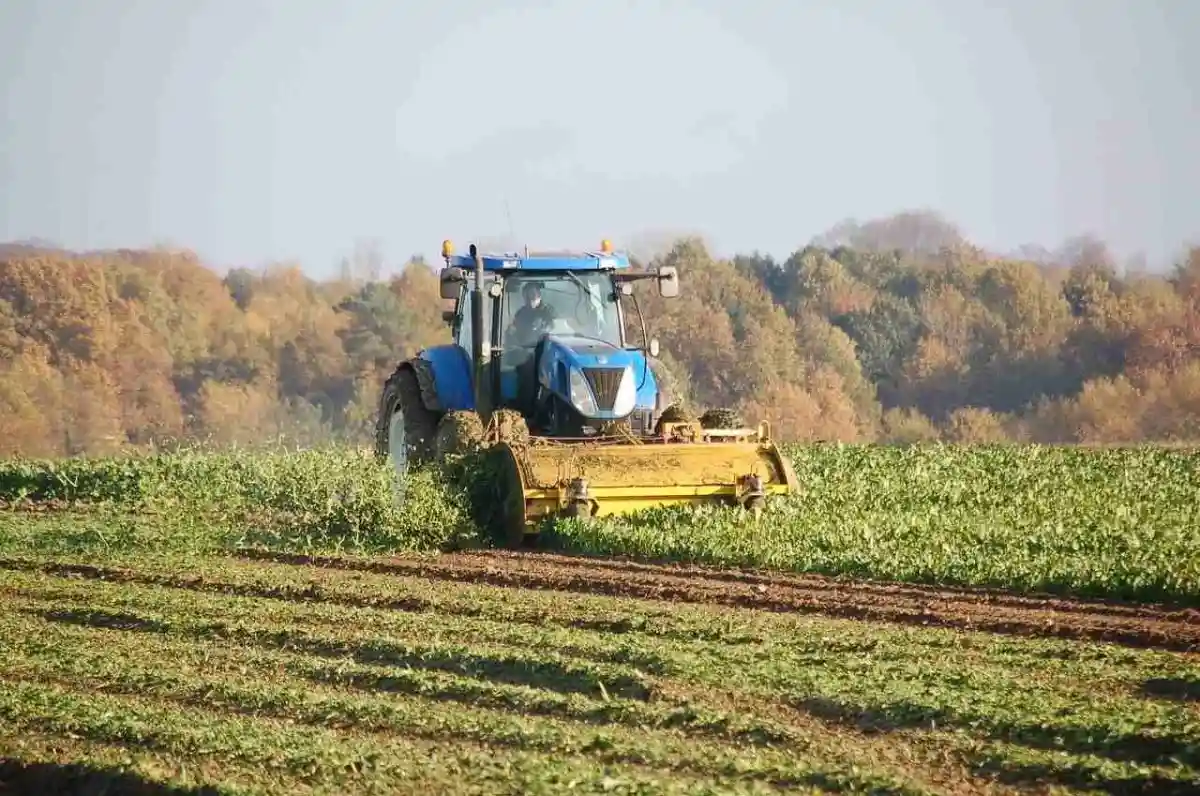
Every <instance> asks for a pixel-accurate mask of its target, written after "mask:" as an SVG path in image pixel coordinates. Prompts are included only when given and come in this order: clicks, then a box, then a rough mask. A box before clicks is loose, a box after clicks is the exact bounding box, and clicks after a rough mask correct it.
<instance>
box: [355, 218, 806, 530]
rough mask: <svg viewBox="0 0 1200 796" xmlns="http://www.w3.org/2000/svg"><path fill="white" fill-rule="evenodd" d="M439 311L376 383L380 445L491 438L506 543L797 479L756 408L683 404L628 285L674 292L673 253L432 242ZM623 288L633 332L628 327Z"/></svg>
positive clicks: (479, 442)
mask: <svg viewBox="0 0 1200 796" xmlns="http://www.w3.org/2000/svg"><path fill="white" fill-rule="evenodd" d="M442 257H443V259H444V260H445V264H446V265H445V268H443V269H442V271H441V272H440V277H439V281H440V286H441V287H440V290H441V296H442V298H443V299H445V300H454V302H455V306H454V309H453V310H448V311H446V312H444V313H443V318H444V320H445V321H446V322H447V323H448V324H450V327H451V330H452V334H453V337H454V342H452V343H448V344H446V345H440V346H433V347H430V348H426V349H423V350H422V351H420V352H419V353H418V354H417V355H416V356H415V357H413V358H412V359H409V360H406V361H404V362H401V363H400V364H399V365H398V367H397V368H396V370H395V372H394V373H393V374H392V376H391V378H389V379H388V381H387V384H386V385H385V386H384V389H383V394H382V396H381V399H380V412H379V417H378V422H377V427H376V454H377V455H378V456H379V457H380V458H383V459H389V460H390V461H391V462H392V464H393V466H394V467H395V468H396V470H397V472H398V473H403V472H404V471H405V470H406V469H407V468H408V467H409V466H410V465H412V464H420V463H424V462H430V461H436V460H445V459H446V457H453V456H455V455H457V454H462V453H465V452H467V451H468V450H471V449H479V448H483V449H485V451H486V459H487V462H488V465H487V467H488V470H489V471H490V477H492V478H494V479H495V484H496V486H497V488H498V489H499V492H498V493H497V495H496V497H497V500H496V505H494V506H493V507H492V508H494V509H497V510H498V512H497V514H498V516H499V517H501V518H502V524H503V526H504V533H505V536H506V537H507V540H508V542H509V543H510V544H512V545H514V546H516V545H519V544H520V543H522V542H524V541H527V538H528V537H529V536H531V535H534V534H536V529H537V528H538V527H539V525H540V523H541V521H542V520H543V519H546V518H552V517H558V516H568V517H583V518H588V517H603V516H608V515H613V514H625V513H629V512H632V511H639V510H642V509H646V508H651V507H654V506H663V505H682V504H697V503H720V504H727V505H730V506H732V507H740V508H741V509H746V510H759V509H761V508H762V507H763V506H764V504H765V501H766V500H767V499H768V498H769V497H770V496H774V495H784V494H788V493H789V492H792V491H793V490H795V489H796V488H797V486H798V485H797V481H796V475H795V473H794V472H793V470H792V468H791V465H790V463H789V462H788V461H787V459H786V458H785V457H784V456H783V455H782V453H781V451H780V450H779V448H778V447H777V445H776V444H775V443H774V442H773V441H772V439H771V436H770V428H769V426H768V425H767V424H765V423H759V424H757V425H756V426H755V427H748V426H746V425H745V424H744V423H742V422H741V418H740V417H738V415H737V414H736V413H734V412H732V411H730V410H723V409H717V410H710V411H708V412H706V413H704V415H702V416H701V417H700V418H698V419H696V418H693V417H692V416H691V415H690V413H689V412H687V411H686V410H685V409H684V408H683V406H682V404H681V402H680V401H679V400H678V399H679V397H680V396H678V395H676V394H675V390H674V388H673V380H672V379H671V378H670V374H669V373H668V372H667V370H666V368H665V367H664V366H663V364H662V363H661V362H660V361H659V360H658V359H657V357H658V353H659V346H658V341H657V340H648V339H647V335H646V326H645V321H644V319H643V317H642V314H641V309H640V307H638V304H637V300H636V298H635V297H634V296H633V283H634V282H635V281H639V280H653V281H654V282H655V283H656V285H657V287H658V293H659V295H660V296H662V297H664V298H673V297H676V296H678V295H679V274H678V271H677V270H676V269H675V268H674V267H673V266H670V265H662V266H659V267H658V268H656V269H655V270H652V271H634V270H632V269H631V266H630V261H629V258H628V256H626V255H624V254H618V253H615V252H613V250H612V246H611V244H609V242H608V241H604V242H603V243H602V245H601V248H600V251H598V252H582V253H573V252H543V253H530V252H528V251H526V252H524V253H523V254H515V253H513V254H487V255H485V254H481V253H480V252H478V251H477V249H476V247H475V246H474V245H473V244H472V245H471V247H470V254H469V255H468V256H466V257H463V256H456V255H454V253H453V247H452V246H451V244H450V242H449V241H446V242H444V243H443V245H442ZM627 304H629V305H631V306H632V308H633V310H634V311H635V312H636V313H637V325H638V326H639V327H640V329H641V341H640V343H631V342H630V341H629V340H627V339H626V331H625V330H626V318H627V315H626V311H627V306H626V305H627Z"/></svg>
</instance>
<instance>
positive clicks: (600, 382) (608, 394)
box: [583, 368, 625, 412]
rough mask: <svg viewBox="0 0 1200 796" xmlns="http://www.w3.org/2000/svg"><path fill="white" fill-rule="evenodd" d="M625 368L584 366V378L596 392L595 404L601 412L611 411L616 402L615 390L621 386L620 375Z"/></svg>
mask: <svg viewBox="0 0 1200 796" xmlns="http://www.w3.org/2000/svg"><path fill="white" fill-rule="evenodd" d="M624 373H625V368H584V369H583V375H584V378H586V379H587V380H588V384H590V385H591V387H592V392H593V393H595V394H596V405H597V406H598V407H599V408H600V410H601V411H602V412H609V411H612V408H613V404H615V403H616V402H617V390H619V389H620V388H621V376H622V374H624Z"/></svg>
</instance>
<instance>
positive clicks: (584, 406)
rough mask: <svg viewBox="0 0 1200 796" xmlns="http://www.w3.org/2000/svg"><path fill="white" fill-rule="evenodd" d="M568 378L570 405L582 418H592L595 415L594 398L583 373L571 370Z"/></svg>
mask: <svg viewBox="0 0 1200 796" xmlns="http://www.w3.org/2000/svg"><path fill="white" fill-rule="evenodd" d="M570 378H571V403H572V404H573V405H574V406H575V408H576V409H578V410H579V413H580V414H582V415H583V416H584V417H593V416H594V415H595V414H596V397H595V396H594V395H592V388H591V387H589V386H588V384H587V381H586V380H585V379H584V378H583V371H581V370H572V371H571V377H570Z"/></svg>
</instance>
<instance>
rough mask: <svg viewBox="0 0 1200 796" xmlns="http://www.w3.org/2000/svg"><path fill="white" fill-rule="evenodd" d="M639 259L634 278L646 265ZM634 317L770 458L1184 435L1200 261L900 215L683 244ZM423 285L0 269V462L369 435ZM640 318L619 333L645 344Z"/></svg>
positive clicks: (194, 267) (127, 267) (694, 387)
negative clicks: (1026, 243) (778, 444)
mask: <svg viewBox="0 0 1200 796" xmlns="http://www.w3.org/2000/svg"><path fill="white" fill-rule="evenodd" d="M644 259H650V258H644ZM653 259H660V260H665V261H669V262H672V263H674V264H676V265H678V267H679V269H680V272H681V275H682V279H683V293H682V295H681V296H680V297H679V298H677V299H672V300H666V301H664V300H663V299H661V298H659V297H658V296H657V295H656V294H654V293H653V292H652V291H651V290H648V289H643V288H644V287H645V286H644V285H643V286H639V287H638V289H637V291H636V296H637V300H638V304H639V307H640V310H641V312H642V313H643V314H644V316H645V318H646V321H647V324H648V326H649V328H650V333H651V334H652V335H654V336H656V337H657V338H658V339H659V341H660V342H661V344H662V348H663V352H664V353H663V359H664V360H665V361H666V362H667V363H668V365H669V366H671V367H672V368H674V369H675V370H676V372H677V373H678V374H679V375H680V376H683V377H684V378H685V379H686V382H687V391H688V397H689V398H690V400H691V401H692V402H693V403H694V404H696V405H697V406H704V407H707V406H735V407H737V408H739V409H741V410H743V411H744V412H745V413H746V414H747V415H748V416H750V417H755V418H762V419H767V420H770V421H771V422H772V424H773V427H774V429H775V432H776V435H777V436H781V437H784V438H786V439H790V440H817V439H826V440H833V439H837V440H845V441H896V442H906V441H919V440H927V439H935V438H937V439H947V440H955V441H986V440H1029V441H1042V442H1081V443H1111V442H1134V441H1163V442H1171V441H1196V440H1200V248H1197V249H1192V250H1191V251H1190V252H1189V253H1188V254H1187V255H1186V256H1185V257H1183V258H1182V259H1181V261H1180V263H1179V264H1178V265H1177V266H1176V268H1175V269H1174V271H1173V272H1171V273H1168V274H1164V275H1146V274H1122V273H1120V270H1121V269H1119V268H1118V267H1117V266H1116V265H1115V263H1114V262H1113V260H1112V258H1111V257H1110V256H1109V255H1108V253H1107V252H1106V250H1105V249H1104V247H1103V246H1102V245H1100V244H1098V243H1095V242H1091V241H1081V242H1076V243H1075V244H1074V245H1073V246H1071V247H1068V248H1066V249H1064V251H1062V252H1059V253H1058V254H1056V255H1049V254H1046V253H1044V252H1043V253H1030V252H1023V253H1021V254H1020V255H1010V256H1006V257H997V256H993V255H989V254H987V253H985V252H983V251H982V250H980V249H978V248H976V247H974V246H972V245H970V244H969V243H968V242H966V241H964V240H962V238H961V236H958V235H957V234H956V232H955V231H954V229H953V227H951V226H949V225H947V224H945V223H944V222H939V221H937V220H936V219H933V221H932V222H931V220H930V219H929V217H927V216H919V215H913V214H901V215H900V216H896V217H893V218H892V219H885V220H881V221H878V222H871V224H867V225H863V226H858V225H854V224H847V225H840V226H839V227H837V228H835V229H834V230H833V231H832V232H831V233H829V234H828V235H826V236H824V237H823V238H821V239H817V240H816V241H814V243H813V244H811V245H809V246H806V247H805V248H803V249H800V250H798V251H796V252H795V253H794V254H792V255H791V256H790V257H789V258H788V259H787V260H786V261H784V262H777V261H775V260H773V259H772V258H770V257H765V256H759V255H746V256H739V257H735V258H734V259H733V260H732V261H724V260H717V259H714V258H713V257H712V256H711V255H710V254H709V253H708V251H707V250H706V248H705V247H704V245H703V244H702V243H701V242H700V241H698V240H692V239H687V240H681V241H679V242H677V243H676V244H675V245H674V246H673V247H672V248H670V249H669V250H663V251H661V252H658V253H657V256H656V257H654V258H653ZM445 306H446V305H445V304H444V303H443V302H442V301H441V300H440V299H439V298H438V290H437V278H436V273H435V271H434V270H433V269H432V268H430V267H429V266H427V265H425V264H423V263H422V262H420V261H416V262H412V263H409V264H408V265H407V266H406V267H404V268H403V269H402V270H401V271H400V273H399V275H398V276H394V277H391V278H387V279H371V278H357V277H356V276H355V275H354V274H353V273H350V272H346V273H343V274H342V275H341V276H339V278H336V279H330V280H324V281H316V280H313V279H311V278H308V277H306V276H305V275H304V274H303V273H302V271H301V270H300V269H299V268H297V267H286V266H276V267H270V268H266V269H262V270H249V269H235V270H233V271H230V272H229V273H226V274H224V275H222V274H220V273H218V272H217V271H215V270H213V269H210V268H208V267H207V266H206V265H205V264H203V263H201V262H200V261H199V260H198V259H197V258H196V257H195V256H194V255H192V254H190V253H186V252H185V253H179V252H171V251H163V250H153V251H124V250H123V251H112V252H101V253H87V254H79V253H72V252H66V251H62V250H57V249H51V248H44V247H28V246H10V247H6V248H4V249H2V250H0V429H3V432H4V433H3V434H2V435H0V454H3V455H13V454H25V455H35V456H55V455H71V454H79V453H110V452H114V451H117V450H121V449H129V448H140V447H147V446H160V447H161V446H169V445H172V444H174V443H177V442H180V441H186V440H206V441H209V442H215V443H218V444H243V445H244V444H255V443H260V442H264V441H272V440H279V439H283V440H287V441H290V442H294V443H298V444H311V443H315V442H320V441H324V440H330V439H343V440H347V441H354V442H362V441H365V440H366V439H367V438H368V435H369V433H370V429H371V425H372V423H373V416H374V412H375V411H376V401H377V397H378V393H379V390H380V387H381V385H382V382H383V380H384V379H385V378H386V377H387V375H388V374H389V373H390V372H391V370H392V369H393V368H394V367H395V364H396V362H397V361H399V360H400V359H403V358H405V357H408V356H411V355H413V354H415V353H416V352H417V351H418V350H419V349H420V348H421V347H423V346H428V345H432V344H436V343H439V342H445V341H447V340H448V339H449V334H448V330H447V327H446V326H445V324H444V323H443V322H442V319H441V311H442V309H443V308H444V307H445ZM636 318H637V314H636V313H631V327H630V332H631V334H633V335H635V339H640V334H641V332H640V328H638V327H636Z"/></svg>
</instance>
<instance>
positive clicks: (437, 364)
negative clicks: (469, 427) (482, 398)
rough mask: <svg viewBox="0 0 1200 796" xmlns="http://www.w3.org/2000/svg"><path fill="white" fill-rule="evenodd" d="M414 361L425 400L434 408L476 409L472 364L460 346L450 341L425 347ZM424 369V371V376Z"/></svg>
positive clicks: (442, 410) (450, 410) (446, 409)
mask: <svg viewBox="0 0 1200 796" xmlns="http://www.w3.org/2000/svg"><path fill="white" fill-rule="evenodd" d="M413 362H414V369H415V370H416V372H417V381H418V382H419V383H420V384H421V396H422V399H423V400H424V402H425V405H426V406H428V407H429V408H430V409H431V410H433V411H436V412H454V411H459V410H463V409H474V408H475V393H474V390H473V389H472V384H471V363H470V362H469V361H468V360H467V352H466V351H464V350H463V349H462V347H461V346H457V345H454V344H453V343H450V344H447V345H439V346H434V347H432V348H426V349H424V350H422V351H421V352H420V353H419V354H417V356H416V357H415V358H414V360H413ZM422 371H425V375H424V376H422V373H421V372H422ZM426 384H428V387H426ZM434 404H436V405H434Z"/></svg>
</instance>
